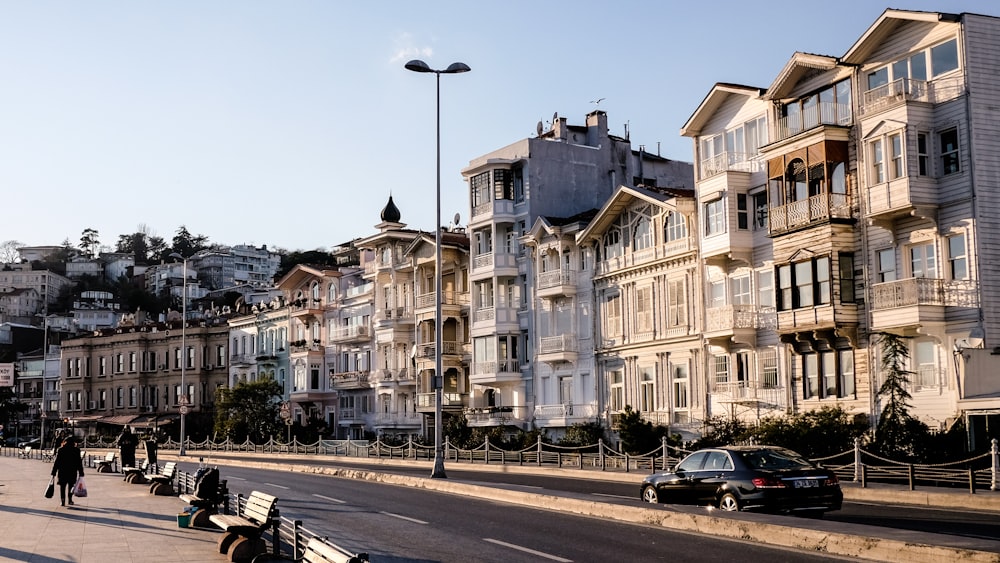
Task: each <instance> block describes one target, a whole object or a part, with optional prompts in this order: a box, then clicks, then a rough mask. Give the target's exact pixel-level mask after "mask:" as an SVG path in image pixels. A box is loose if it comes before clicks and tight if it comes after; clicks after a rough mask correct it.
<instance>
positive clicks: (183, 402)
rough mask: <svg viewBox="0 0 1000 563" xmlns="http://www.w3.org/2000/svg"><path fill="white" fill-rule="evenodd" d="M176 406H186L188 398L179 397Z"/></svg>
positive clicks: (184, 396)
mask: <svg viewBox="0 0 1000 563" xmlns="http://www.w3.org/2000/svg"><path fill="white" fill-rule="evenodd" d="M177 404H178V405H182V406H183V405H186V404H188V396H187V395H181V397H180V399H178V400H177Z"/></svg>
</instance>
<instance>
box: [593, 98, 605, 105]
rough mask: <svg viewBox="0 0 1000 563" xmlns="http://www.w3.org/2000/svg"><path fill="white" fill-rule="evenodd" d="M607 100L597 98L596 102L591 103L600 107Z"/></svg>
mask: <svg viewBox="0 0 1000 563" xmlns="http://www.w3.org/2000/svg"><path fill="white" fill-rule="evenodd" d="M606 99H607V98H597V99H596V100H590V103H592V104H594V105H595V106H599V105H601V102H603V101H604V100H606Z"/></svg>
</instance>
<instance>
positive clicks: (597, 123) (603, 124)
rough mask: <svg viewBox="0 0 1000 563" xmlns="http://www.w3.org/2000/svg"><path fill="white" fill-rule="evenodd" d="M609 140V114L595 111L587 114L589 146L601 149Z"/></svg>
mask: <svg viewBox="0 0 1000 563" xmlns="http://www.w3.org/2000/svg"><path fill="white" fill-rule="evenodd" d="M607 138H608V114H606V113H604V112H603V111H601V110H594V111H592V112H590V113H588V114H587V146H591V147H599V146H602V145H603V144H604V141H605V140H606V139H607Z"/></svg>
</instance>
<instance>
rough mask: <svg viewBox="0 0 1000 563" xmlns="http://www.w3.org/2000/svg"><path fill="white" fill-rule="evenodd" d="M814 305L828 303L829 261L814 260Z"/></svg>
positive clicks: (826, 259)
mask: <svg viewBox="0 0 1000 563" xmlns="http://www.w3.org/2000/svg"><path fill="white" fill-rule="evenodd" d="M816 303H817V304H820V305H824V304H828V303H830V259H829V258H826V257H823V258H817V259H816Z"/></svg>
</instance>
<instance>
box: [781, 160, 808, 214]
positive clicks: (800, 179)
mask: <svg viewBox="0 0 1000 563" xmlns="http://www.w3.org/2000/svg"><path fill="white" fill-rule="evenodd" d="M785 190H786V193H785V202H786V203H791V202H793V201H805V200H806V199H808V198H809V187H808V184H807V183H806V163H805V162H803V161H802V160H801V159H798V158H797V159H795V160H793V161H792V162H790V163H789V164H788V168H786V169H785Z"/></svg>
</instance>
